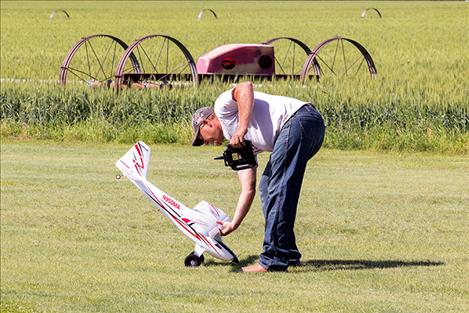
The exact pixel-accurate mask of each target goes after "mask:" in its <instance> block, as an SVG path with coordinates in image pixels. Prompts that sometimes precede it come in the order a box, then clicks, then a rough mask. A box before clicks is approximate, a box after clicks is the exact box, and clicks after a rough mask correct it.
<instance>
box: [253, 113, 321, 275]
mask: <svg viewBox="0 0 469 313" xmlns="http://www.w3.org/2000/svg"><path fill="white" fill-rule="evenodd" d="M324 133H325V126H324V121H323V119H322V117H321V115H320V114H319V112H318V111H317V110H316V109H315V108H314V107H313V106H312V105H305V106H303V107H302V108H300V109H299V110H298V111H297V112H296V113H295V114H294V115H293V116H292V117H291V118H290V119H289V120H288V121H287V122H286V123H285V125H284V126H283V127H282V129H281V131H280V134H279V135H278V137H277V139H276V141H275V144H274V147H273V151H272V153H271V155H270V159H269V162H268V163H267V166H266V168H265V170H264V173H263V174H262V177H261V180H260V183H259V189H260V197H261V201H262V210H263V212H264V217H265V234H264V236H265V237H264V244H263V252H262V253H261V254H260V257H259V263H260V264H261V265H262V266H263V267H264V268H267V269H269V270H280V271H282V270H286V269H287V268H288V260H289V259H290V260H292V259H295V260H299V259H300V258H301V253H300V252H299V250H298V248H297V246H296V242H295V233H294V230H293V228H294V224H295V216H296V208H297V205H298V197H299V195H300V189H301V184H302V182H303V176H304V172H305V169H306V163H307V162H308V160H309V159H311V157H312V156H313V155H314V154H316V152H318V150H319V148H320V147H321V145H322V142H323V140H324Z"/></svg>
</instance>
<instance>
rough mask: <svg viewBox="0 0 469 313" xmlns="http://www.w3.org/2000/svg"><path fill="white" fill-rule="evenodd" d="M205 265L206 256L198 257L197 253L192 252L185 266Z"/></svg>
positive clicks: (185, 261)
mask: <svg viewBox="0 0 469 313" xmlns="http://www.w3.org/2000/svg"><path fill="white" fill-rule="evenodd" d="M202 263H204V255H203V254H202V255H200V256H197V255H196V254H195V252H191V253H190V254H189V255H188V256H187V257H186V259H185V260H184V265H185V266H187V267H197V266H200V264H202Z"/></svg>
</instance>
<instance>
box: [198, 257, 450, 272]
mask: <svg viewBox="0 0 469 313" xmlns="http://www.w3.org/2000/svg"><path fill="white" fill-rule="evenodd" d="M257 259H258V256H257V255H250V256H248V257H246V258H244V259H241V260H240V262H239V264H227V263H226V262H217V261H213V260H209V261H207V262H206V263H205V266H231V269H230V272H240V271H241V267H243V266H246V265H248V264H252V263H254V262H255V261H256V260H257ZM444 264H445V263H444V262H441V261H428V260H427V261H400V260H381V261H380V260H376V261H371V260H305V261H302V262H301V265H300V266H295V267H293V266H291V267H289V271H291V272H296V273H298V272H326V271H347V270H348V271H350V270H370V269H386V268H399V267H416V266H441V265H444Z"/></svg>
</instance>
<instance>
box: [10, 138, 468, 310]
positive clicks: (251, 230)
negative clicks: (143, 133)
mask: <svg viewBox="0 0 469 313" xmlns="http://www.w3.org/2000/svg"><path fill="white" fill-rule="evenodd" d="M129 148H130V147H129V146H128V145H117V146H116V145H84V144H72V143H65V144H60V143H44V142H40V143H37V142H20V143H19V142H3V143H2V146H1V302H2V304H1V306H2V312H282V313H283V312H347V313H348V312H457V313H460V312H467V311H468V310H469V301H468V299H469V288H468V284H467V282H468V281H467V274H468V270H469V267H468V264H469V263H468V261H469V258H468V254H467V252H468V251H469V241H468V237H467V236H468V233H469V232H468V230H469V229H468V226H467V225H468V223H467V222H468V211H469V183H468V182H469V156H443V155H436V154H394V153H389V154H381V153H375V152H344V151H336V150H322V151H320V153H319V154H318V155H317V156H316V158H315V159H314V161H313V162H312V163H311V164H310V167H309V168H308V170H307V173H306V177H305V182H304V188H303V190H302V198H301V201H300V208H299V212H298V216H297V223H296V233H297V237H298V244H299V246H300V248H301V250H302V252H303V254H304V258H303V262H304V265H303V266H301V267H297V268H290V271H289V273H268V274H263V275H262V274H261V275H259V274H244V273H241V272H239V269H240V267H239V266H235V265H230V264H227V263H224V262H222V261H218V260H216V259H214V258H212V257H210V256H208V255H207V256H206V262H205V265H204V266H201V267H200V268H185V267H184V265H183V260H184V257H185V256H186V255H187V254H188V253H189V252H190V251H192V249H193V246H192V244H191V242H190V241H189V240H188V239H187V238H185V237H184V236H182V234H180V233H179V232H178V231H177V230H176V228H175V227H174V226H173V225H172V224H171V223H170V222H169V221H168V220H166V219H165V218H164V217H163V216H162V215H161V214H160V213H159V212H155V211H154V210H153V208H152V206H151V205H150V202H149V201H148V200H147V199H145V198H144V197H143V195H142V194H140V192H139V191H138V190H137V189H136V188H135V186H133V185H132V184H131V183H130V182H129V181H128V180H127V179H125V178H124V179H121V180H120V181H117V180H116V179H115V175H116V174H117V173H118V172H117V169H116V168H115V167H114V162H115V161H116V160H117V159H118V158H119V157H120V156H121V155H122V154H124V153H125V152H126V151H127V150H128V149H129ZM151 148H152V149H153V153H154V154H153V159H152V160H151V162H150V170H149V177H150V180H151V181H152V182H153V183H155V184H156V185H157V186H158V187H159V188H161V189H162V190H165V191H166V192H168V193H169V194H171V195H172V196H174V197H175V198H176V199H178V200H180V201H182V202H183V203H185V204H187V205H188V206H194V205H195V204H197V203H198V201H200V200H207V201H209V202H212V203H213V204H215V205H217V206H218V207H220V208H223V209H224V210H225V211H226V212H227V213H228V214H229V215H232V213H233V207H234V204H235V202H236V200H237V196H238V194H237V192H238V188H239V187H238V182H237V179H236V174H235V173H234V172H232V171H231V170H229V169H227V168H224V166H223V165H222V164H221V163H220V162H217V161H213V160H212V159H213V157H215V156H217V155H219V154H220V153H221V151H222V148H220V147H201V148H192V147H188V146H178V145H167V146H152V147H151ZM266 157H267V155H264V156H263V157H261V159H260V163H261V166H263V165H264V164H265V162H266ZM262 236H263V218H262V213H261V208H260V205H259V199H258V197H256V200H255V204H254V206H253V208H252V210H251V212H250V213H249V215H248V217H247V219H246V220H245V222H244V224H243V225H242V226H241V227H240V229H239V230H238V231H236V232H235V233H233V234H232V235H230V236H229V237H227V238H226V239H225V242H226V243H227V244H228V245H229V246H230V247H231V248H232V249H233V250H234V251H235V252H236V253H237V254H238V256H239V259H240V261H241V263H242V265H245V264H248V263H251V262H254V261H256V259H257V254H258V253H259V252H260V248H261V243H262Z"/></svg>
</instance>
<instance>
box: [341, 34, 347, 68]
mask: <svg viewBox="0 0 469 313" xmlns="http://www.w3.org/2000/svg"><path fill="white" fill-rule="evenodd" d="M340 44H341V46H342V55H343V56H344V70H345V76H347V59H346V57H345V49H344V41H343V40H340Z"/></svg>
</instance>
